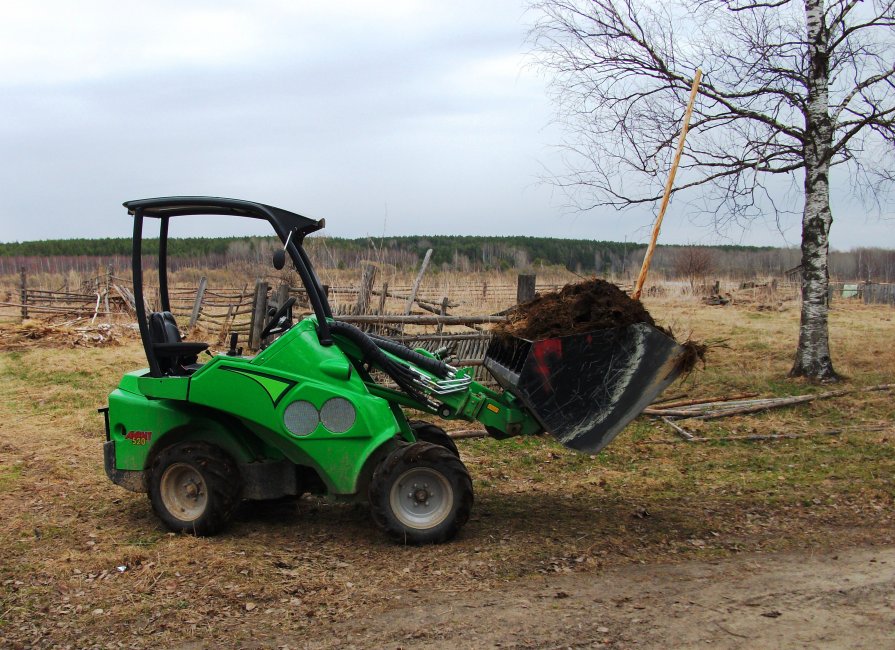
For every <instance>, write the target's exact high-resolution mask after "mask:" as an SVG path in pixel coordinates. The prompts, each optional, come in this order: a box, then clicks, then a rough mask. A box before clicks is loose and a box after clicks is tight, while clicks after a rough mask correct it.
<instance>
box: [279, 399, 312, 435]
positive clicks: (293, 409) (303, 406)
mask: <svg viewBox="0 0 895 650" xmlns="http://www.w3.org/2000/svg"><path fill="white" fill-rule="evenodd" d="M319 422H320V415H319V414H318V413H317V409H316V408H315V407H314V405H313V404H311V403H310V402H305V401H303V400H299V401H297V402H292V404H290V405H289V406H287V407H286V412H285V413H284V414H283V424H285V425H286V428H287V429H289V431H291V432H292V433H293V434H295V435H296V436H306V435H308V434H309V433H313V431H314V429H316V428H317V424H318V423H319Z"/></svg>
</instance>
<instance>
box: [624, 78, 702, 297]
mask: <svg viewBox="0 0 895 650" xmlns="http://www.w3.org/2000/svg"><path fill="white" fill-rule="evenodd" d="M700 79H702V70H700V69H697V70H696V75H695V76H694V77H693V87H692V88H691V89H690V102H689V103H688V104H687V112H686V113H684V126H683V128H682V129H681V137H680V140H678V143H677V151H676V152H675V154H674V162H673V163H672V164H671V172H670V173H669V174H668V181H667V182H666V183H665V194H664V195H663V196H662V204H661V205H660V206H659V216H657V217H656V223H654V224H653V234H652V237H651V238H650V243H649V247H647V249H646V255H645V256H644V258H643V265H642V266H641V267H640V275H639V276H637V284H636V285H635V286H634V292H633V293H632V294H631V297H632V298H633V299H634V300H640V294H641V293H642V291H643V284H644V283H645V282H646V274H647V272H648V271H649V266H650V261H651V260H652V259H653V252H654V251H655V250H656V240H658V239H659V228H661V227H662V218H663V217H664V216H665V210H666V208H667V207H668V201H669V199H671V188H672V186H673V185H674V176H675V174H677V167H678V164H679V163H680V162H681V154H682V153H683V152H684V140H686V138H687V131H688V130H689V129H690V116H691V115H692V114H693V104H694V103H695V102H696V93H697V91H698V90H699V80H700Z"/></svg>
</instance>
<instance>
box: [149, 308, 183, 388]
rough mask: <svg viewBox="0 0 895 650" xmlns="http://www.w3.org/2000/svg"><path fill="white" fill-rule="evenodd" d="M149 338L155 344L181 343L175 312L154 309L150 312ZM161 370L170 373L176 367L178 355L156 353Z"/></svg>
mask: <svg viewBox="0 0 895 650" xmlns="http://www.w3.org/2000/svg"><path fill="white" fill-rule="evenodd" d="M149 338H150V339H151V340H152V343H153V344H157V343H180V330H179V329H177V321H175V320H174V314H172V313H171V312H169V311H154V312H152V313H150V314H149ZM156 361H158V365H159V370H161V371H162V372H163V373H165V374H168V372H169V371H171V369H172V368H176V367H177V365H178V363H179V360H178V359H177V358H176V357H171V356H165V355H161V354H158V353H156Z"/></svg>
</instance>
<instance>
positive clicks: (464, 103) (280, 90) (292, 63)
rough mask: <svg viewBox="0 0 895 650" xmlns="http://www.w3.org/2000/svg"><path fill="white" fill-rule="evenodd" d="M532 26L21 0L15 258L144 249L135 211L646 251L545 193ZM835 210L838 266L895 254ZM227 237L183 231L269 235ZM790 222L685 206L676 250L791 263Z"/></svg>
mask: <svg viewBox="0 0 895 650" xmlns="http://www.w3.org/2000/svg"><path fill="white" fill-rule="evenodd" d="M533 18H534V17H533V16H532V15H531V14H527V13H526V11H525V3H524V2H523V1H522V0H492V1H488V2H481V1H479V2H474V1H467V0H459V1H458V0H454V1H452V2H410V1H403V0H388V1H387V2H349V1H347V0H343V1H342V2H338V3H329V2H309V1H308V2H299V1H297V0H295V1H290V0H279V1H276V0H264V1H257V0H256V1H253V2H228V1H226V0H216V1H214V2H182V1H181V2H173V1H171V2H168V1H159V0H156V1H154V2H151V3H148V2H139V3H138V2H127V1H119V2H100V1H89V0H80V1H79V2H70V1H69V2H66V1H48V0H42V1H41V2H17V3H13V2H5V3H3V6H2V14H0V151H2V153H3V157H2V160H0V241H23V240H31V239H48V238H65V237H116V236H128V235H129V234H130V233H129V228H130V219H129V218H127V216H126V213H125V210H124V208H122V207H121V203H122V202H123V201H125V200H128V199H136V198H146V197H151V196H168V195H180V194H200V195H216V196H228V197H234V198H243V199H252V200H257V201H261V202H264V203H270V204H273V205H277V206H279V207H283V208H286V209H289V210H293V211H295V212H299V213H302V214H306V215H308V216H311V217H314V218H320V217H325V218H326V221H327V231H326V232H327V233H328V234H330V235H333V236H346V237H358V236H365V235H370V236H381V235H383V234H384V235H409V234H420V235H425V234H445V235H450V234H457V235H472V234H476V235H551V236H557V237H580V238H593V239H613V240H619V241H621V240H623V239H627V240H628V241H645V240H646V239H647V237H648V231H649V227H650V223H651V220H652V213H650V212H645V211H640V212H633V213H626V214H619V213H616V212H614V211H612V210H605V211H596V212H592V213H587V214H575V213H570V212H569V211H568V210H567V209H565V208H564V207H563V204H564V200H563V197H562V196H561V195H558V194H556V193H555V192H554V191H553V190H552V188H551V187H550V186H549V185H548V184H544V183H542V182H540V180H539V179H540V178H541V177H543V176H544V174H545V171H544V170H545V168H546V169H550V168H551V167H552V166H555V165H556V164H557V162H558V161H557V158H556V155H555V152H554V150H553V149H552V145H553V144H555V143H556V142H558V141H559V134H558V133H557V132H556V130H555V129H554V128H553V127H551V125H550V121H551V115H552V106H551V104H550V102H549V100H548V98H547V95H546V93H545V84H546V80H545V79H544V78H542V77H540V76H539V75H538V74H537V72H536V70H534V69H533V68H531V67H530V66H529V65H527V63H528V59H527V58H526V51H527V49H528V46H527V44H526V32H527V30H528V26H529V24H530V23H531V22H532V20H533ZM834 182H835V178H834ZM839 194H840V195H842V196H837V199H836V201H835V202H834V206H833V209H834V217H835V219H836V222H835V223H834V224H833V229H832V237H831V241H832V244H833V246H834V247H835V248H839V249H847V248H850V247H852V246H859V245H875V246H889V247H893V246H895V223H893V221H892V220H891V219H888V220H887V219H882V220H881V219H879V218H877V217H876V216H874V215H870V216H868V215H867V214H866V211H865V210H864V209H863V208H861V207H860V206H859V204H857V203H856V202H854V201H852V200H850V199H849V197H848V196H845V195H846V194H847V192H844V191H840V192H839ZM886 209H887V210H888V213H889V214H890V215H891V214H892V206H886ZM212 223H213V222H212V221H211V220H210V219H209V220H206V221H202V222H198V221H197V220H195V219H194V220H192V224H191V225H190V227H189V228H185V227H180V228H178V227H176V226H175V227H172V234H174V235H184V234H190V235H206V236H214V235H226V234H242V233H245V232H261V233H264V232H265V231H264V230H261V231H258V230H255V231H246V230H245V229H244V228H245V226H244V224H238V223H236V224H235V223H229V222H228V223H227V224H223V225H220V224H217V223H216V222H214V226H213V225H212ZM178 225H179V224H178ZM240 226H242V228H243V229H240ZM782 226H783V227H782V232H781V231H780V230H777V229H776V228H775V227H774V225H773V224H761V223H757V224H754V225H753V227H752V228H751V229H749V230H748V231H745V232H744V231H740V230H732V231H728V232H726V233H722V234H718V233H715V232H714V231H712V230H711V229H707V228H704V227H699V226H698V225H696V224H693V223H691V221H690V220H689V219H688V217H687V210H686V206H685V205H684V204H683V202H676V203H673V204H672V206H671V208H670V209H669V212H668V213H667V215H666V219H665V225H664V226H663V233H662V238H661V241H664V242H666V243H688V242H695V243H745V244H772V245H787V244H789V245H797V244H798V241H799V226H798V222H797V220H796V219H793V220H791V221H788V222H785V223H784V224H782Z"/></svg>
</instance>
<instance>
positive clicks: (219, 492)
mask: <svg viewBox="0 0 895 650" xmlns="http://www.w3.org/2000/svg"><path fill="white" fill-rule="evenodd" d="M241 488H242V481H241V480H240V476H239V470H238V469H237V467H236V463H234V462H233V459H231V458H230V457H229V456H228V455H227V454H225V453H224V452H223V451H222V450H221V449H220V448H218V447H216V446H214V445H212V444H209V443H207V442H182V443H179V444H175V445H171V446H170V447H165V448H164V449H162V450H161V451H160V452H159V453H158V455H157V456H156V457H155V459H154V460H153V461H152V465H151V466H150V469H149V501H150V502H151V503H152V509H153V510H154V511H155V514H156V515H158V517H159V519H161V520H162V522H164V524H165V526H167V527H168V528H169V529H170V530H173V531H174V532H176V533H191V534H193V535H199V536H205V535H214V534H215V533H217V532H219V531H220V530H222V529H223V528H224V527H226V525H227V524H228V523H229V521H230V516H231V515H232V514H233V510H234V509H235V508H236V506H237V505H238V504H239V501H240V492H241Z"/></svg>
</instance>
